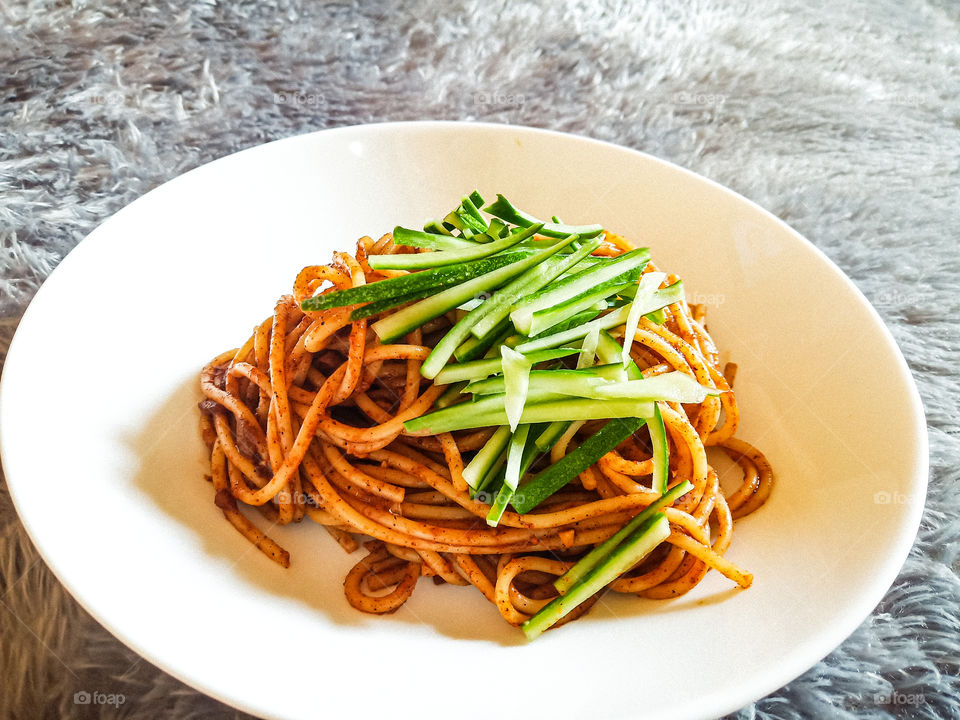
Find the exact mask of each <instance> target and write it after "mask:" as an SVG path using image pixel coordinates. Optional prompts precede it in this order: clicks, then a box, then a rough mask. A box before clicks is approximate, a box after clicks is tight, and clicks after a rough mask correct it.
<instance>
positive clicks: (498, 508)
mask: <svg viewBox="0 0 960 720" xmlns="http://www.w3.org/2000/svg"><path fill="white" fill-rule="evenodd" d="M524 427H527V428H529V432H528V434H527V440H526V444H525V445H524V448H523V453H522V456H521V458H520V467H519V471H518V473H517V475H518V477H521V478H522V477H523V476H524V474H526V472H527V470H529V469H530V466H531V465H533V463H534V461H535V460H536V459H537V458H538V457H540V455H541V454H543V453H542V451H541V450H540V448H539V447H537V445H536V443H535V442H534V440H535V438H536V437H537V436H539V435H540V433H541V431H542V430H543V429H544V427H545V426H544V425H543V424H537V425H525V426H524ZM508 461H509V460H508ZM514 492H515V488H512V487H510V486H509V484H507V482H506V473H505V474H504V482H503V484H502V485H501V486H500V490H499V492H498V493H497V497H496V499H495V500H494V502H493V507H491V508H490V512H489V513H488V514H487V524H488V525H492V526H493V527H496V526H497V524H498V523H499V522H500V518H501V517H502V516H503V512H504V510H506V509H507V505H508V504H509V503H510V500H511V499H512V498H513V495H514Z"/></svg>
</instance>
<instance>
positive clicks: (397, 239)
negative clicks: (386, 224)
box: [393, 222, 477, 251]
mask: <svg viewBox="0 0 960 720" xmlns="http://www.w3.org/2000/svg"><path fill="white" fill-rule="evenodd" d="M426 227H429V228H436V229H437V232H442V233H443V234H442V235H438V234H437V233H432V232H425V231H424V232H421V231H420V230H411V229H409V228H405V227H401V226H399V225H397V226H396V227H395V228H394V229H393V244H394V245H406V246H408V247H418V248H426V249H428V250H447V251H449V250H471V249H473V248H475V247H476V246H477V244H476V243H475V242H473V241H471V240H464V239H463V238H456V237H453V236H452V235H451V234H450V233H449V232H447V230H446V228H444V227H443V226H442V225H441V224H440V223H438V222H432V223H430V224H428V225H427V226H426Z"/></svg>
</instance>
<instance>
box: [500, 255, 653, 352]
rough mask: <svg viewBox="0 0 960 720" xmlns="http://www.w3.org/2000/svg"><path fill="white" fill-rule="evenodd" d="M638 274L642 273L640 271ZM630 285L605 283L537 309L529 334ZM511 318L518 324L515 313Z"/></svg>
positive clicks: (530, 324) (578, 311)
mask: <svg viewBox="0 0 960 720" xmlns="http://www.w3.org/2000/svg"><path fill="white" fill-rule="evenodd" d="M637 274H638V275H639V274H640V273H639V271H638V272H637ZM628 287H630V283H623V284H622V285H610V284H606V283H605V284H603V285H601V286H600V287H598V288H596V289H595V290H592V291H588V292H586V293H583V294H581V295H579V296H577V297H575V298H573V299H572V300H568V301H567V302H564V303H560V304H559V305H556V306H555V307H549V308H544V309H543V310H537V311H536V312H535V313H533V314H532V315H531V316H530V320H529V323H528V325H527V334H528V335H530V336H531V337H533V336H536V335H540V334H541V333H543V332H544V331H546V330H549V329H550V328H552V327H554V326H556V325H559V324H560V323H562V322H563V321H564V320H567V319H568V318H570V317H573V316H575V315H577V314H579V313H581V312H584V311H586V310H589V309H591V308H593V307H594V306H595V305H596V304H597V303H599V302H601V301H603V300H606V299H607V298H608V297H610V296H611V295H616V294H617V293H618V292H620V291H621V290H624V289H626V288H628ZM601 307H602V309H606V303H604V304H603V305H602V306H601ZM510 319H511V320H513V321H514V325H516V322H517V320H516V319H515V318H514V315H513V313H511V314H510ZM517 329H518V330H520V331H521V332H523V328H519V327H518V328H517Z"/></svg>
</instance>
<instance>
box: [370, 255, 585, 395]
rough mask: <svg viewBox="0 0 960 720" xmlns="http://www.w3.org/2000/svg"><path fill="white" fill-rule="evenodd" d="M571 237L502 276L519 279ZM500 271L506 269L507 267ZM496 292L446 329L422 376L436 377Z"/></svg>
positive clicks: (489, 284) (425, 363) (482, 315)
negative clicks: (506, 275) (507, 274)
mask: <svg viewBox="0 0 960 720" xmlns="http://www.w3.org/2000/svg"><path fill="white" fill-rule="evenodd" d="M574 239H575V238H573V237H571V238H567V239H566V240H561V241H560V242H558V243H555V244H554V245H552V246H551V247H549V248H547V249H546V250H543V251H541V252H539V253H537V254H536V255H531V256H530V257H527V258H525V259H523V260H521V261H519V262H516V263H514V264H513V265H510V266H509V268H510V270H511V271H512V272H511V274H510V276H509V277H507V278H504V280H510V279H513V278H514V277H515V276H518V275H519V276H520V277H521V278H522V277H523V274H524V273H526V272H527V271H528V270H530V269H532V268H534V267H536V266H537V265H539V264H540V263H542V262H543V261H545V260H547V259H549V258H550V256H551V255H553V254H555V253H556V252H557V251H558V250H559V249H560V248H562V247H564V246H565V245H569V244H570V243H571V242H573V240H574ZM492 257H497V256H492ZM502 270H503V271H506V268H504V269H502ZM491 275H493V273H491ZM501 284H502V281H498V282H496V283H488V284H487V286H485V287H482V288H481V287H479V286H477V287H476V288H474V292H471V293H470V294H468V295H466V296H463V297H460V299H459V300H458V303H457V304H460V302H462V301H463V300H466V299H467V298H469V297H470V296H471V295H476V294H477V293H478V292H480V291H487V290H493V289H495V288H496V287H499V286H500V285H501ZM469 285H470V283H469V282H467V283H464V284H463V285H461V286H460V287H467V286H469ZM512 285H513V283H510V285H508V287H510V286H512ZM441 294H442V293H441ZM497 294H498V293H494V295H493V297H491V298H489V299H488V300H487V301H486V302H484V303H483V305H481V306H480V307H478V308H476V309H474V310H471V311H470V312H469V313H467V315H466V316H464V317H463V318H461V319H460V321H459V322H457V324H456V325H454V326H453V327H452V328H451V329H450V330H449V331H448V332H447V334H446V335H444V336H443V338H442V339H441V340H440V342H438V343H437V344H436V346H435V347H434V348H433V350H432V351H431V352H430V354H429V355H428V356H427V359H426V360H425V361H424V363H423V365H422V366H421V368H420V373H421V374H422V375H423V376H424V377H426V378H433V377H435V376H436V374H437V373H438V372H440V370H441V369H442V368H443V366H444V365H446V364H447V362H448V361H449V360H450V358H451V357H452V356H453V353H454V351H455V350H456V349H457V347H458V346H459V345H460V344H461V343H463V341H464V340H466V339H467V336H468V335H469V334H470V330H471V328H472V327H473V326H474V325H475V324H476V323H477V322H478V321H480V320H481V319H482V318H483V317H484V316H486V315H487V314H488V312H489V311H490V308H492V307H494V306H493V305H491V304H490V302H491V300H493V298H495V297H497ZM433 299H434V298H429V299H427V300H424V301H422V302H430V301H431V300H433ZM415 307H416V305H414V306H411V308H415ZM408 309H409V308H408ZM391 317H393V316H391ZM497 322H499V320H498V321H497ZM494 325H496V323H494ZM374 327H376V326H374ZM492 329H493V328H492V327H491V330H492Z"/></svg>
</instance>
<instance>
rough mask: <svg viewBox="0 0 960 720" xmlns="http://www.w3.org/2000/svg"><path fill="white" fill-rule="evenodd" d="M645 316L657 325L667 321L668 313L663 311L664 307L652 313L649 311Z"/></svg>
mask: <svg viewBox="0 0 960 720" xmlns="http://www.w3.org/2000/svg"><path fill="white" fill-rule="evenodd" d="M644 317H645V318H646V319H647V320H649V321H650V322H652V323H656V324H657V325H663V324H664V323H665V322H666V321H667V314H666V313H665V312H664V311H663V308H660V309H659V310H654V311H653V312H652V313H647V314H646V315H644Z"/></svg>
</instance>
